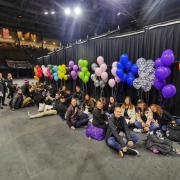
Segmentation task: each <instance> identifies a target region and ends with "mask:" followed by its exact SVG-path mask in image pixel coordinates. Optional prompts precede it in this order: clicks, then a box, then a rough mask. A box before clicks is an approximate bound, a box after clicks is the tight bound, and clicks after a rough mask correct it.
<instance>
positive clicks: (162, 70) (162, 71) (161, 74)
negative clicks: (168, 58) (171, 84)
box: [155, 67, 171, 80]
mask: <svg viewBox="0 0 180 180" xmlns="http://www.w3.org/2000/svg"><path fill="white" fill-rule="evenodd" d="M170 73H171V70H170V69H169V68H167V67H158V68H157V69H156V71H155V76H156V78H157V79H159V80H164V79H166V78H167V77H168V76H169V75H170Z"/></svg>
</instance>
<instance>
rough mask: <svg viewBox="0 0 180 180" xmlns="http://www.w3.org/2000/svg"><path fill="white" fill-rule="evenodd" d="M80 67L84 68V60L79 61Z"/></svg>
mask: <svg viewBox="0 0 180 180" xmlns="http://www.w3.org/2000/svg"><path fill="white" fill-rule="evenodd" d="M78 65H79V66H80V67H83V66H84V61H83V60H82V59H79V61H78Z"/></svg>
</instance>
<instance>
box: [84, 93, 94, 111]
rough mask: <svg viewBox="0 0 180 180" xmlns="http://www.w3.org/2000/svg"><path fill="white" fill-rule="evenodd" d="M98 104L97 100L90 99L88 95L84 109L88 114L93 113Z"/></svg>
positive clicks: (85, 98)
mask: <svg viewBox="0 0 180 180" xmlns="http://www.w3.org/2000/svg"><path fill="white" fill-rule="evenodd" d="M95 104H96V100H95V99H94V98H92V97H90V96H89V95H88V94H86V95H85V97H84V102H83V103H82V109H83V111H84V112H86V113H87V114H89V113H92V112H93V110H94V107H95Z"/></svg>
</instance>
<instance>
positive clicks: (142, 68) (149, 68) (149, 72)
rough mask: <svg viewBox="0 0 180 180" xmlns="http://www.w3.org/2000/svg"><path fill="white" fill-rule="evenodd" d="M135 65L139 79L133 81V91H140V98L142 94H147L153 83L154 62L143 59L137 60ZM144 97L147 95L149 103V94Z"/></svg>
mask: <svg viewBox="0 0 180 180" xmlns="http://www.w3.org/2000/svg"><path fill="white" fill-rule="evenodd" d="M136 64H137V66H138V75H139V77H138V78H136V79H135V80H134V81H133V86H134V88H135V89H137V90H139V89H140V90H141V91H140V92H141V98H142V92H143V91H144V92H149V91H150V90H151V88H152V85H153V82H154V61H153V60H147V61H146V60H145V59H144V58H139V59H138V60H137V62H136ZM146 95H148V100H147V101H149V94H146Z"/></svg>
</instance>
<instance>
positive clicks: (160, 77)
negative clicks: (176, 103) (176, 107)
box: [154, 49, 176, 99]
mask: <svg viewBox="0 0 180 180" xmlns="http://www.w3.org/2000/svg"><path fill="white" fill-rule="evenodd" d="M174 61H175V57H174V53H173V51H172V50H171V49H167V50H165V51H163V53H162V56H161V58H158V59H156V60H155V68H156V70H155V77H156V78H155V80H154V87H155V88H156V89H157V90H159V91H160V90H161V92H162V95H163V97H164V98H165V99H169V98H172V97H173V96H174V95H175V94H176V87H175V86H174V85H172V84H167V85H166V79H167V78H168V77H169V76H170V75H171V69H170V66H171V65H172V64H173V63H174Z"/></svg>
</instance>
